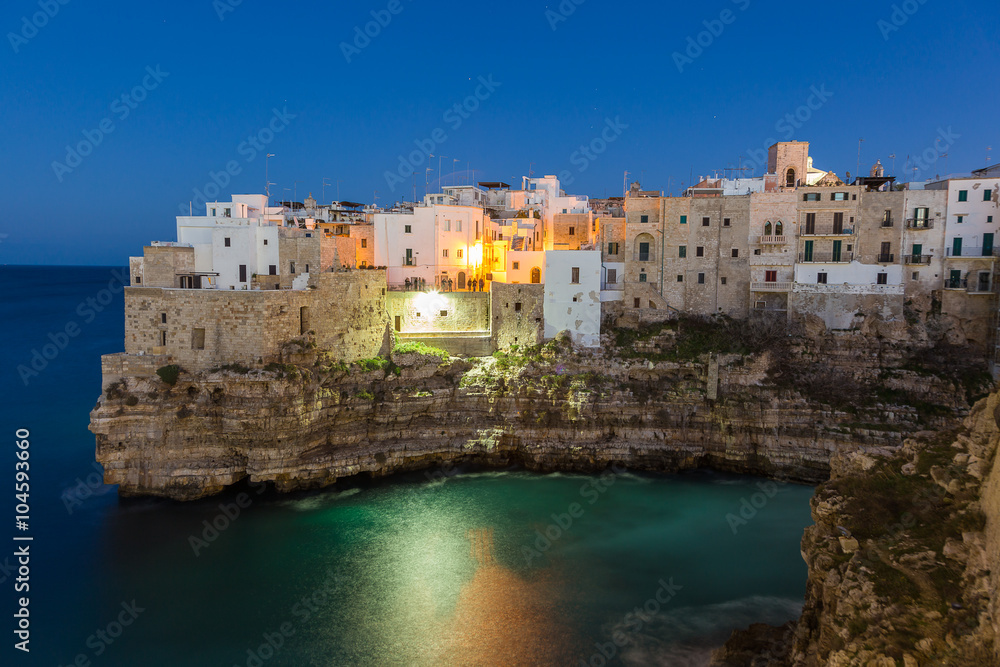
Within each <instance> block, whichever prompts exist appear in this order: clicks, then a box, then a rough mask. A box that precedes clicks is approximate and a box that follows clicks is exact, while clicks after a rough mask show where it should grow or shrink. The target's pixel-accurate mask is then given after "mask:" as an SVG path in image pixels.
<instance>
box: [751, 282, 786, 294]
mask: <svg viewBox="0 0 1000 667" xmlns="http://www.w3.org/2000/svg"><path fill="white" fill-rule="evenodd" d="M750 291H751V292H791V291H792V283H790V282H787V283H779V282H763V283H750Z"/></svg>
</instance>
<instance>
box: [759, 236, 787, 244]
mask: <svg viewBox="0 0 1000 667" xmlns="http://www.w3.org/2000/svg"><path fill="white" fill-rule="evenodd" d="M786 243H788V237H787V236H761V237H760V244H761V245H784V244H786Z"/></svg>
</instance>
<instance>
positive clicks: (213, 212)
mask: <svg viewBox="0 0 1000 667" xmlns="http://www.w3.org/2000/svg"><path fill="white" fill-rule="evenodd" d="M212 217H213V218H214V217H215V209H214V208H213V209H212Z"/></svg>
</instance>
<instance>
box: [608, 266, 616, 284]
mask: <svg viewBox="0 0 1000 667" xmlns="http://www.w3.org/2000/svg"><path fill="white" fill-rule="evenodd" d="M617 283H618V269H608V284H609V285H615V284H617Z"/></svg>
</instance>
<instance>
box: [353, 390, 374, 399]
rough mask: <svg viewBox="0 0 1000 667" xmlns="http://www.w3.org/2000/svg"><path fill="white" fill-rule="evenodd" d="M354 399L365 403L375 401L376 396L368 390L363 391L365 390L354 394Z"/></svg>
mask: <svg viewBox="0 0 1000 667" xmlns="http://www.w3.org/2000/svg"><path fill="white" fill-rule="evenodd" d="M354 398H360V399H361V400H363V401H374V400H375V394H373V393H371V392H370V391H366V390H364V389H363V390H361V391H359V392H356V393H355V394H354Z"/></svg>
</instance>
